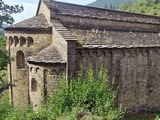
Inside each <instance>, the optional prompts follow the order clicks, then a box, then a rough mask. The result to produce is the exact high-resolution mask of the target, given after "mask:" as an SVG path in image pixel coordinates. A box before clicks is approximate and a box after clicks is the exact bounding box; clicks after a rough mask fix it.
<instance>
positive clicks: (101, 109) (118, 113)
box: [32, 68, 124, 120]
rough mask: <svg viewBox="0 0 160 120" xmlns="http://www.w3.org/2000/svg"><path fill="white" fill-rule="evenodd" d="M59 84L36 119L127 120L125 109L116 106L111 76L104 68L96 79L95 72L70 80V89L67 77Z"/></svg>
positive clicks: (90, 71) (79, 75)
mask: <svg viewBox="0 0 160 120" xmlns="http://www.w3.org/2000/svg"><path fill="white" fill-rule="evenodd" d="M59 82H60V84H58V85H57V87H56V89H55V90H54V95H53V96H52V97H51V98H50V100H49V101H48V102H47V103H46V104H45V106H44V107H43V108H42V109H41V110H40V111H39V112H38V113H36V115H34V117H35V118H34V119H38V120H44V119H45V120H47V119H53V118H54V119H64V118H65V119H68V120H71V119H73V120H75V119H80V118H83V117H89V118H90V119H92V118H94V119H96V118H97V119H106V120H119V119H122V118H123V115H124V112H123V110H122V108H121V107H119V108H117V107H115V105H114V102H115V98H116V91H115V90H114V88H113V87H110V86H108V84H107V83H108V76H107V74H106V71H104V70H103V69H102V68H101V69H100V71H99V73H98V74H97V75H94V72H93V70H92V68H90V69H89V70H88V72H87V73H86V74H85V75H83V74H82V71H81V72H80V73H79V74H78V76H76V77H73V76H72V77H71V78H70V82H69V84H68V85H67V87H66V81H65V78H64V76H63V78H62V79H61V81H59ZM63 116H64V118H63ZM32 119H33V118H32Z"/></svg>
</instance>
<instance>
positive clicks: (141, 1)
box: [120, 0, 160, 16]
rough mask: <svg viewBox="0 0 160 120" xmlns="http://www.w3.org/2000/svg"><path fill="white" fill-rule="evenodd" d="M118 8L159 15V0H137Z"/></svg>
mask: <svg viewBox="0 0 160 120" xmlns="http://www.w3.org/2000/svg"><path fill="white" fill-rule="evenodd" d="M120 10H122V11H127V12H133V13H142V14H148V15H155V16H160V0H137V2H135V3H131V2H130V3H126V4H125V5H123V6H121V8H120Z"/></svg>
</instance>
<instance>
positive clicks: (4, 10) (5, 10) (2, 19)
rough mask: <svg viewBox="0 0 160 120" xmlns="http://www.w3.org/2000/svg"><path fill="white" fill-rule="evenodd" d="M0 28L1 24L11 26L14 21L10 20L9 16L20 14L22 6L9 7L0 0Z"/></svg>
mask: <svg viewBox="0 0 160 120" xmlns="http://www.w3.org/2000/svg"><path fill="white" fill-rule="evenodd" d="M0 11H1V15H0V27H2V24H3V23H7V24H13V22H14V19H13V18H12V16H11V14H14V13H20V12H22V11H23V6H19V5H14V6H9V5H7V4H5V3H4V2H3V1H2V0H0Z"/></svg>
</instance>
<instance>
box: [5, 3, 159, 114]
mask: <svg viewBox="0 0 160 120" xmlns="http://www.w3.org/2000/svg"><path fill="white" fill-rule="evenodd" d="M28 10H30V9H29V8H28ZM5 30H6V31H5V36H6V38H7V50H8V51H9V53H10V54H9V55H10V58H11V62H10V64H9V65H8V78H9V81H10V83H13V84H15V86H13V87H11V88H10V101H11V104H12V105H13V106H14V107H24V106H27V105H28V104H30V105H32V106H33V108H34V109H37V108H39V106H40V104H41V101H43V100H44V99H45V97H46V96H48V95H50V94H51V92H52V91H53V89H54V87H55V83H56V81H57V79H58V76H59V75H60V74H61V73H65V74H66V78H68V76H69V75H71V74H76V72H77V71H79V70H80V66H81V65H82V66H83V70H84V71H86V70H87V69H88V68H89V67H90V65H92V66H93V68H94V71H95V72H96V71H98V70H99V68H100V65H101V64H103V67H104V68H105V69H107V70H108V74H109V76H111V78H113V77H114V79H115V82H116V84H117V85H118V86H119V91H118V97H117V101H118V103H120V104H122V106H123V107H124V108H126V109H127V111H131V112H138V111H153V110H154V111H156V110H160V17H155V16H149V15H142V14H135V13H128V12H122V11H115V10H108V9H100V8H94V7H88V6H81V5H74V4H69V3H63V2H57V1H54V0H40V1H39V5H38V9H37V14H36V16H35V17H32V18H30V19H27V20H24V21H22V22H20V23H17V24H14V25H12V26H10V27H8V28H6V29H5Z"/></svg>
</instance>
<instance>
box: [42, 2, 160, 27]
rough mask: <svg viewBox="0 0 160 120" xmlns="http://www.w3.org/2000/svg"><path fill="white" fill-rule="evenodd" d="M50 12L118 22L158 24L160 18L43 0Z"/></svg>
mask: <svg viewBox="0 0 160 120" xmlns="http://www.w3.org/2000/svg"><path fill="white" fill-rule="evenodd" d="M43 1H44V3H45V4H46V5H47V6H48V7H49V9H50V10H51V11H54V12H55V11H56V13H57V14H63V15H73V16H80V17H90V18H97V19H110V20H118V21H129V22H140V23H152V24H160V17H155V16H150V15H142V14H136V13H129V12H122V11H116V10H109V9H101V8H94V7H89V6H82V5H75V4H69V3H63V2H57V1H54V0H43Z"/></svg>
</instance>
